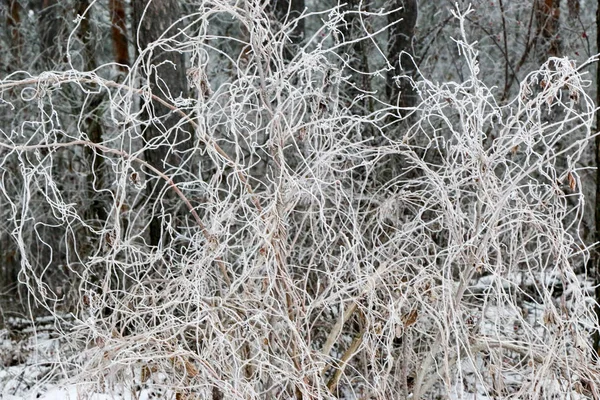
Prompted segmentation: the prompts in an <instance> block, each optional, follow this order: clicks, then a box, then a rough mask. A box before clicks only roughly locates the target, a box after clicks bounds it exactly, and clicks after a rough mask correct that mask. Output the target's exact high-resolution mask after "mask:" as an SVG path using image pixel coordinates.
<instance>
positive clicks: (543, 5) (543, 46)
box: [535, 0, 560, 62]
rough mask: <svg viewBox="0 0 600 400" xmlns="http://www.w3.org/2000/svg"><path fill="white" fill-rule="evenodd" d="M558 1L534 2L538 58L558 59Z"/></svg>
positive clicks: (543, 0) (537, 0)
mask: <svg viewBox="0 0 600 400" xmlns="http://www.w3.org/2000/svg"><path fill="white" fill-rule="evenodd" d="M559 19H560V0H536V3H535V21H536V39H537V44H538V57H539V58H540V61H542V62H543V61H545V60H546V59H547V58H548V57H560V36H559V32H558V30H559V28H560V24H559Z"/></svg>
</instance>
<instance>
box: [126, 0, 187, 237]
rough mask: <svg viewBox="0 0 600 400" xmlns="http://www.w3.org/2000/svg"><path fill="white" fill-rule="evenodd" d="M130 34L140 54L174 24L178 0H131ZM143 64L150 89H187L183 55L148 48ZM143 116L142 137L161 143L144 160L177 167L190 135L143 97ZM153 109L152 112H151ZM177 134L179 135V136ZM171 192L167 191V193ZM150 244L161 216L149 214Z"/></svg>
mask: <svg viewBox="0 0 600 400" xmlns="http://www.w3.org/2000/svg"><path fill="white" fill-rule="evenodd" d="M131 4H132V7H133V29H134V34H133V37H134V38H135V39H136V44H137V46H138V49H137V50H138V52H139V53H140V54H141V53H142V52H144V50H146V49H148V47H149V46H150V45H151V44H152V43H153V42H155V41H156V40H158V39H159V38H160V37H161V35H163V33H164V32H165V31H166V30H167V29H169V28H170V27H171V25H173V24H174V23H175V22H176V21H177V20H178V18H179V17H180V15H181V9H180V5H179V4H180V2H179V1H178V0H152V1H149V2H148V1H147V0H133V1H132V3H131ZM176 28H177V27H171V29H170V32H171V33H172V35H175V34H176V33H177V30H176ZM142 58H143V59H144V61H145V66H146V67H149V66H150V64H152V65H153V68H148V70H147V71H146V72H145V73H147V74H148V75H145V76H142V80H143V81H144V80H145V79H148V81H149V88H150V90H151V92H152V93H153V94H154V95H156V96H158V97H160V98H162V99H164V100H166V101H167V102H171V101H172V100H169V98H167V96H165V93H169V94H170V97H171V98H176V97H178V96H180V95H182V94H184V95H185V94H186V92H187V78H186V75H185V63H184V58H183V55H182V54H180V53H178V52H174V51H167V50H164V49H162V48H159V47H156V48H154V49H152V50H151V51H148V52H146V53H144V54H142ZM143 101H145V102H146V104H142V107H143V109H144V110H145V111H144V113H143V114H144V115H143V117H144V119H146V121H147V122H148V123H147V126H145V127H144V128H143V137H144V139H145V142H146V143H150V142H153V141H155V140H156V138H164V139H166V140H160V144H158V145H156V146H153V148H152V149H147V150H146V151H145V153H144V156H145V158H146V161H147V162H148V163H149V164H150V165H152V166H153V167H155V168H157V169H158V170H159V171H161V172H165V171H166V170H167V169H168V168H169V166H179V165H180V164H181V162H182V153H181V152H183V151H185V150H186V149H188V148H189V147H190V137H189V136H190V134H189V133H187V132H183V131H182V130H181V129H180V128H176V124H177V123H178V121H179V118H178V116H177V115H176V114H174V113H172V112H171V110H170V109H169V108H167V107H165V106H164V105H163V104H161V103H159V102H157V101H152V100H143ZM150 110H152V111H150ZM178 136H179V137H178ZM172 143H181V144H180V145H178V146H174V145H173V146H172V145H171V144H172ZM153 182H154V183H153V184H150V185H148V190H149V196H150V199H151V204H155V203H156V201H158V193H160V192H161V191H163V187H164V184H165V182H164V181H162V180H157V179H155V180H153ZM169 193H170V192H169ZM149 234H150V244H151V245H157V244H158V243H159V242H160V240H161V239H162V224H161V219H160V218H158V216H156V215H152V217H151V221H150V232H149Z"/></svg>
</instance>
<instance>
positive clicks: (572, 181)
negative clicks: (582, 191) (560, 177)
mask: <svg viewBox="0 0 600 400" xmlns="http://www.w3.org/2000/svg"><path fill="white" fill-rule="evenodd" d="M567 179H568V180H569V187H570V188H571V190H575V188H577V180H576V179H575V177H574V176H573V174H572V173H571V172H569V174H568V175H567Z"/></svg>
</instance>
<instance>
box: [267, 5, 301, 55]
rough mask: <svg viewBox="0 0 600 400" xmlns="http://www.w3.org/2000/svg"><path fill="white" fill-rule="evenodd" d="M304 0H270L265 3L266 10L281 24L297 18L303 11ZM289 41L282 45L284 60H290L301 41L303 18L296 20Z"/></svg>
mask: <svg viewBox="0 0 600 400" xmlns="http://www.w3.org/2000/svg"><path fill="white" fill-rule="evenodd" d="M304 7H305V5H304V0H272V1H270V2H269V3H268V5H267V10H269V11H271V12H272V13H274V14H275V18H276V20H277V21H279V22H280V23H281V24H287V23H288V22H290V21H292V20H294V19H296V18H298V17H299V16H300V15H301V14H302V12H303V11H304ZM289 38H290V40H291V44H290V43H286V46H285V47H284V54H283V55H284V57H285V59H286V60H288V61H289V60H291V59H292V58H294V56H295V55H296V51H295V48H296V46H297V45H298V44H299V43H300V42H302V39H303V38H304V19H301V20H298V23H297V24H296V25H295V26H294V28H293V29H292V31H291V32H290V34H289Z"/></svg>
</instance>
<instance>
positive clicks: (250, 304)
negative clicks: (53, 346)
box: [0, 0, 600, 399]
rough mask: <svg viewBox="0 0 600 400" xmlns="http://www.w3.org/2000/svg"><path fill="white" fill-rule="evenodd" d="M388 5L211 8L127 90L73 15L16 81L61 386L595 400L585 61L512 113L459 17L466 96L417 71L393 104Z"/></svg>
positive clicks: (10, 190) (171, 32)
mask: <svg viewBox="0 0 600 400" xmlns="http://www.w3.org/2000/svg"><path fill="white" fill-rule="evenodd" d="M92 6H93V3H92V5H91V6H90V9H91V7H92ZM145 10H146V11H147V12H148V13H151V11H152V9H151V7H150V6H148V7H147V8H146V9H145ZM84 11H86V10H84ZM87 11H89V9H88V10H87ZM394 12H399V9H385V8H384V9H371V10H366V11H365V10H362V11H361V9H357V10H348V9H345V8H344V7H343V6H337V7H332V8H329V9H325V10H321V11H318V10H317V11H310V10H305V11H304V12H303V13H302V14H301V15H295V14H294V13H287V14H285V18H279V19H274V18H273V14H274V12H273V11H272V10H270V9H269V8H268V7H265V6H263V5H261V4H260V3H259V2H237V3H236V5H232V4H231V2H228V1H221V0H215V1H211V2H204V3H202V7H201V9H199V10H197V11H196V12H191V13H188V14H187V15H186V16H185V17H183V18H181V19H179V20H173V21H171V22H170V23H169V25H170V26H164V31H163V32H161V33H160V35H158V36H157V39H156V40H152V41H151V42H150V43H149V44H148V45H147V46H141V45H139V41H140V40H143V39H141V38H138V51H139V54H138V56H137V57H136V58H135V60H134V62H132V63H131V66H127V67H126V66H125V65H120V66H119V68H121V69H122V70H123V72H122V73H117V72H116V71H117V69H118V68H117V67H116V66H115V65H114V64H103V65H100V66H93V63H92V64H90V63H89V62H88V63H87V64H86V61H85V60H86V59H87V60H88V61H89V58H86V57H88V56H89V48H88V47H87V46H88V44H89V43H87V42H86V37H87V36H86V35H82V34H77V32H81V30H82V29H83V30H84V31H85V30H87V31H88V33H89V32H91V31H93V27H89V26H88V27H87V28H86V27H85V26H83V25H82V24H85V21H86V20H85V19H83V18H80V19H78V20H77V21H76V27H75V28H74V29H73V31H72V32H73V33H72V34H71V35H70V36H69V39H70V40H69V41H68V42H67V44H66V48H65V55H66V57H67V64H66V65H68V68H63V69H60V70H59V69H48V70H47V71H45V72H44V73H41V74H36V75H33V74H28V73H27V72H24V71H17V72H14V73H12V74H9V75H8V76H5V77H3V78H2V79H1V80H0V92H1V94H2V103H1V107H2V113H3V116H4V117H6V116H7V115H11V116H12V117H11V118H12V123H11V124H9V125H6V126H2V127H0V173H1V180H0V193H1V194H2V196H3V197H4V199H3V201H4V202H5V204H7V205H8V207H5V208H4V209H3V210H2V214H3V215H4V216H5V217H6V220H7V221H8V227H5V228H4V229H6V230H7V231H9V232H10V235H11V237H12V239H13V240H14V243H15V244H16V246H17V249H18V257H19V261H20V272H19V274H18V279H19V282H20V283H21V284H22V285H24V287H26V288H27V289H28V290H29V293H30V296H31V298H32V299H33V302H34V303H35V307H41V308H42V309H44V310H45V311H46V312H48V313H51V314H52V315H54V316H55V317H56V319H57V328H58V329H59V330H60V331H61V334H62V340H64V343H65V345H64V346H63V351H62V352H61V353H60V354H58V355H57V359H56V360H55V362H56V368H55V369H54V370H53V375H54V376H55V377H58V378H64V379H66V378H70V379H71V380H73V381H75V382H78V383H89V384H90V385H91V386H92V387H93V388H94V389H95V390H99V391H101V390H112V389H111V388H114V387H115V386H118V385H121V386H124V387H125V388H126V389H127V390H131V391H133V392H135V391H137V390H139V385H146V386H152V387H155V388H159V389H162V390H164V396H173V397H175V396H176V398H187V397H186V396H189V398H213V399H220V398H231V399H242V398H257V399H258V398H271V397H272V398H298V399H300V398H315V399H316V398H318V399H328V398H380V399H390V398H404V399H407V398H413V399H421V398H446V397H447V396H450V397H452V398H465V397H467V395H468V396H473V395H474V394H485V395H487V396H490V397H495V398H519V399H540V398H557V397H559V398H562V397H566V396H573V398H577V397H576V396H583V397H586V398H597V397H598V396H599V395H600V378H599V375H598V370H597V369H598V367H597V363H596V358H597V356H596V354H595V351H594V350H593V348H592V343H591V335H592V334H593V333H594V332H596V331H597V329H598V321H597V320H596V316H595V314H594V300H593V297H591V294H593V293H591V292H590V280H589V276H588V275H587V271H586V268H585V267H586V262H587V261H588V258H589V254H588V247H587V246H586V244H585V242H584V241H583V240H582V239H581V238H580V232H581V229H580V224H581V223H582V218H583V210H584V206H585V201H584V196H583V194H582V180H581V178H580V164H578V162H579V161H580V159H581V157H582V155H583V153H584V150H585V147H586V146H587V145H588V144H589V140H590V138H591V136H592V125H593V119H594V113H595V105H594V102H593V101H592V100H591V98H590V97H589V94H588V92H589V89H588V86H589V84H590V81H589V77H587V76H586V74H585V68H584V66H582V65H578V64H577V63H576V62H574V61H572V60H570V59H568V58H561V57H551V58H550V59H549V60H548V61H546V62H545V63H543V65H542V66H541V67H540V68H539V70H536V71H534V72H531V73H529V74H527V75H526V76H525V77H524V78H523V79H521V81H520V85H519V87H518V91H517V93H516V94H515V95H514V97H513V96H509V95H508V94H507V93H508V92H509V90H508V89H507V90H505V91H502V90H500V89H498V88H496V87H494V86H491V85H490V84H489V83H487V82H486V79H487V77H483V76H482V71H480V60H479V59H480V57H481V55H480V54H479V53H478V45H477V44H476V43H473V42H472V39H471V38H470V37H469V34H468V32H467V31H468V27H469V26H470V25H469V24H470V22H469V18H470V17H472V15H473V11H472V9H471V8H470V7H467V6H456V8H454V9H453V10H452V14H453V18H454V19H455V22H456V24H457V25H456V32H457V35H456V36H455V37H454V38H453V39H452V40H453V42H452V43H453V46H456V48H457V49H458V50H457V52H458V55H459V56H460V61H457V62H459V63H460V64H461V65H463V66H464V69H463V68H462V67H461V71H463V73H464V76H463V79H460V80H447V81H441V82H440V81H435V80H432V79H431V77H430V76H428V75H427V73H426V72H423V73H420V72H419V70H418V69H417V66H416V65H415V64H413V67H414V69H415V73H414V74H412V73H411V75H405V76H401V77H398V78H397V79H396V84H397V85H398V86H397V88H398V87H399V88H403V89H404V90H405V91H404V92H402V91H400V92H397V91H394V90H391V93H392V94H393V96H392V97H391V98H388V97H386V96H385V95H383V94H382V93H386V88H389V85H388V82H387V81H386V79H385V72H386V71H387V70H388V62H389V65H393V64H395V63H396V61H397V60H387V56H388V53H387V52H386V50H385V49H384V48H383V47H382V45H381V43H382V40H381V36H382V35H383V34H384V33H385V32H389V29H390V23H391V24H392V26H394V25H395V24H398V23H400V21H395V22H394V21H392V22H389V21H390V20H389V19H388V18H387V17H388V16H389V15H391V14H393V13H394ZM82 15H83V14H82ZM145 17H147V15H145V14H142V15H139V16H138V17H136V18H138V20H137V21H138V24H137V26H138V27H139V29H140V30H143V29H146V28H145V27H144V18H145ZM348 21H352V26H351V27H350V28H349V27H348V26H349V25H348ZM364 21H371V22H370V23H369V24H366V23H365V22H364ZM377 21H379V22H377ZM299 25H302V26H305V25H306V26H308V28H307V29H306V31H305V32H307V36H305V37H304V38H303V39H302V42H301V43H299V42H298V41H295V40H294V38H295V37H297V28H298V26H299ZM367 25H368V26H367ZM350 32H351V33H352V35H351V34H350ZM357 32H359V33H360V34H357ZM290 38H291V39H290ZM97 45H98V44H97ZM358 46H371V48H372V49H373V51H374V52H375V53H376V54H377V56H374V57H373V58H372V59H371V60H370V61H369V62H367V63H366V64H365V63H362V64H361V63H360V62H358V63H357V62H356V60H354V59H353V58H352V57H348V54H352V52H353V51H357V49H358V48H359V47H358ZM86 49H87V50H86ZM86 51H87V52H88V53H86ZM86 54H88V56H86ZM402 57H408V58H409V59H410V57H409V56H407V55H403V56H402ZM77 60H79V61H77ZM379 61H381V62H380V66H379V67H378V68H373V65H375V64H376V63H377V62H379ZM594 61H595V59H590V60H589V61H588V62H594ZM86 65H87V67H86ZM90 66H93V67H92V68H88V67H90ZM365 66H366V67H368V70H366V69H365ZM183 72H185V75H186V79H187V81H188V83H189V90H187V89H185V88H184V89H183V90H179V89H177V90H175V89H174V87H173V86H172V85H170V82H172V80H173V79H174V78H173V74H182V73H183ZM363 76H373V79H370V80H369V85H364V84H362V83H360V82H361V81H360V78H361V77H363ZM363 82H364V81H363ZM406 91H410V94H411V96H413V98H412V99H408V100H406V98H402V96H403V95H404V94H406ZM515 91H516V90H515ZM387 93H390V91H389V90H388V91H387ZM399 99H403V100H402V101H400V100H399ZM4 117H3V120H6V118H4ZM99 126H101V127H102V135H101V136H100V135H98V131H97V129H99ZM150 133H151V134H150ZM33 308H34V307H33V306H32V310H33ZM33 312H34V311H32V313H33ZM35 312H38V311H35Z"/></svg>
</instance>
